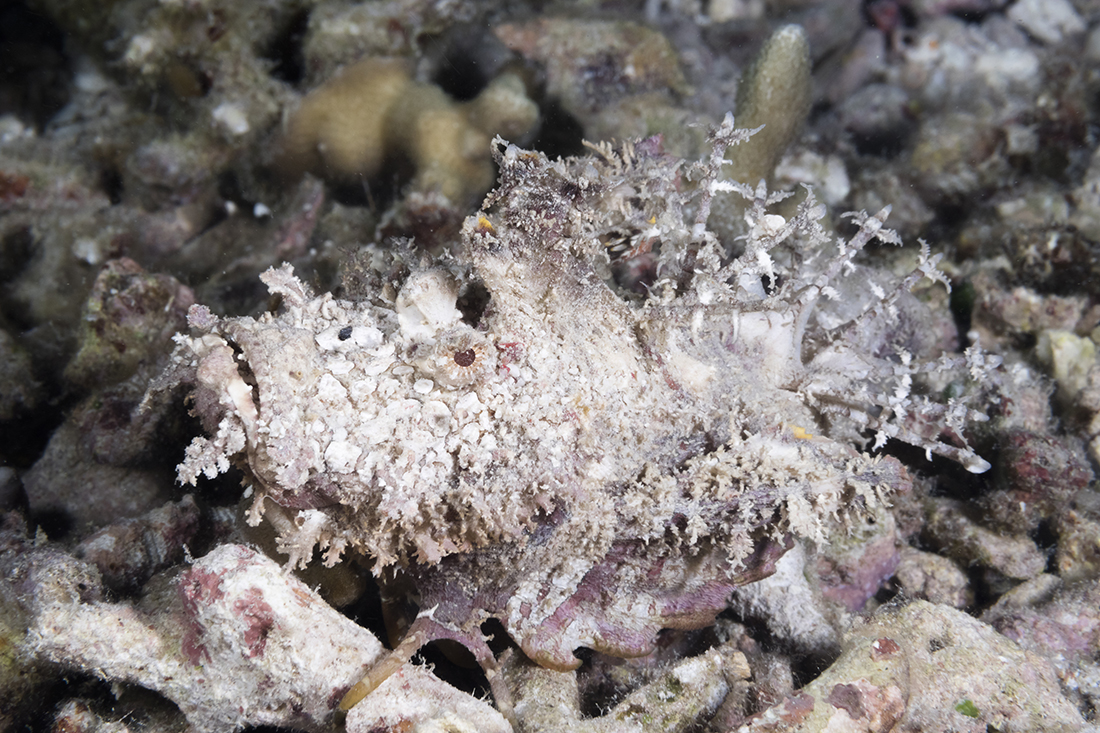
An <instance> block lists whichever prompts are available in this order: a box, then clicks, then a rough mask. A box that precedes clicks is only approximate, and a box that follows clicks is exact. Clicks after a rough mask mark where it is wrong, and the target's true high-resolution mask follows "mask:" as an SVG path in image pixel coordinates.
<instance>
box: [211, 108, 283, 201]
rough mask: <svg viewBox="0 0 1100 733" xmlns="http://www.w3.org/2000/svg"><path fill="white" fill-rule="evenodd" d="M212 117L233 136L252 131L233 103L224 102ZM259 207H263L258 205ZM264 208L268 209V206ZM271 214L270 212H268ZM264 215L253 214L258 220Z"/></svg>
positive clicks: (246, 118) (215, 109) (212, 113)
mask: <svg viewBox="0 0 1100 733" xmlns="http://www.w3.org/2000/svg"><path fill="white" fill-rule="evenodd" d="M210 116H211V117H213V118H214V122H215V123H217V125H218V126H219V127H221V128H222V129H223V130H226V131H227V132H229V133H231V134H233V135H244V134H245V133H246V132H248V131H249V130H251V129H252V126H251V125H249V124H248V117H247V115H245V113H244V110H242V109H241V108H240V107H238V106H237V105H235V104H233V103H232V102H222V103H221V104H219V105H218V106H217V107H215V108H214V110H213V111H212V112H211V113H210ZM258 206H263V205H262V204H258ZM264 208H267V207H266V206H265V207H264ZM267 213H268V214H270V213H271V211H270V210H268V212H267ZM262 215H263V214H258V213H255V212H253V216H256V217H257V218H258V217H260V216H262Z"/></svg>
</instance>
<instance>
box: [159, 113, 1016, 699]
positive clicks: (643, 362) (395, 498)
mask: <svg viewBox="0 0 1100 733" xmlns="http://www.w3.org/2000/svg"><path fill="white" fill-rule="evenodd" d="M749 135H750V133H748V132H746V131H744V130H735V129H734V126H733V120H732V118H729V117H727V119H726V120H725V122H724V123H723V124H722V125H721V126H720V127H719V128H718V129H716V130H715V131H714V133H713V135H712V143H713V152H712V154H711V155H710V157H709V158H707V159H706V160H704V161H702V162H699V163H693V164H688V163H685V162H684V161H682V160H680V159H677V158H674V157H672V156H669V155H667V154H665V153H664V152H663V151H662V150H661V146H660V141H659V140H658V139H649V140H645V141H642V142H640V143H636V144H624V145H622V146H619V147H612V146H610V145H606V144H603V145H599V146H593V148H594V151H595V155H594V156H591V157H585V158H575V159H569V160H558V161H553V162H552V161H549V160H548V159H547V158H546V157H545V156H543V155H540V154H538V153H533V152H528V151H524V150H521V149H519V148H517V147H515V146H512V145H507V144H505V143H503V141H501V140H499V139H498V140H497V141H496V142H495V143H494V150H495V154H496V157H497V162H498V164H499V166H500V170H501V174H500V184H499V186H498V188H497V189H496V190H495V191H494V192H493V193H492V194H491V195H490V196H489V197H488V199H487V200H486V203H485V207H484V209H483V210H482V212H481V213H479V214H478V215H476V216H473V217H471V218H469V219H468V220H467V221H466V224H465V226H464V230H463V239H464V252H463V255H462V258H461V259H460V260H459V261H441V262H434V263H431V262H428V263H424V264H421V265H419V266H412V267H411V268H410V270H409V274H408V275H407V276H406V277H405V278H404V280H403V282H398V283H396V285H397V287H396V293H394V289H393V287H392V285H390V286H387V287H384V288H382V289H381V290H380V291H379V292H377V293H374V294H372V295H371V296H370V297H368V298H367V299H365V300H363V301H360V302H351V301H341V300H337V299H335V298H333V297H332V296H330V295H322V296H319V297H318V296H314V295H313V294H312V293H310V292H309V291H308V290H307V288H306V286H305V285H304V284H302V283H301V282H300V281H299V280H297V279H296V278H295V277H294V276H293V274H292V272H291V270H290V268H289V267H283V268H282V269H278V270H271V271H269V272H267V273H266V274H265V275H264V281H265V282H266V283H267V285H268V287H269V289H270V290H271V291H272V293H273V294H276V295H278V296H280V298H281V300H282V304H283V312H282V313H281V314H279V315H275V314H270V313H269V314H265V315H264V316H262V317H261V318H259V319H252V318H228V319H220V318H216V317H214V316H213V315H212V314H211V313H210V312H209V311H208V310H206V309H205V308H202V307H195V308H193V309H192V311H191V314H190V323H191V326H192V328H193V331H194V335H192V336H191V337H184V336H181V337H179V348H178V349H177V353H176V356H175V364H176V366H175V367H174V370H173V371H172V372H171V373H170V374H168V375H167V376H166V377H165V378H164V380H162V384H161V386H162V387H166V386H169V385H171V384H173V383H175V382H180V381H182V382H186V383H189V384H191V385H192V387H193V394H194V407H195V410H196V412H197V413H198V415H199V416H200V418H201V419H202V420H203V423H204V425H205V426H206V429H207V430H208V432H209V434H210V436H211V437H209V438H206V437H200V438H196V439H195V441H194V442H193V443H192V444H191V446H190V448H189V449H188V451H187V457H186V459H185V460H184V462H183V463H182V464H181V465H180V468H179V474H180V478H181V479H182V480H184V481H185V482H188V483H194V482H195V481H196V480H197V478H198V476H200V475H203V474H205V475H207V476H214V475H216V474H217V473H219V472H223V471H225V470H226V469H228V467H229V465H230V463H231V462H236V463H238V464H239V465H241V466H242V467H244V468H245V469H246V470H247V472H248V474H249V476H250V480H251V484H252V490H253V491H254V496H255V500H254V505H253V511H252V520H253V521H259V520H260V518H261V517H265V516H266V517H267V518H268V519H269V520H270V521H272V522H273V523H274V524H275V525H276V527H277V529H278V531H279V533H280V535H281V538H282V539H281V541H282V543H283V547H284V549H285V550H286V551H287V552H288V553H289V554H290V561H291V563H292V564H298V563H305V562H307V561H308V560H309V558H310V556H311V554H312V551H313V549H314V547H315V546H320V547H321V548H322V549H324V550H326V560H327V562H330V563H334V562H336V561H337V560H338V558H339V557H340V555H341V554H342V553H344V552H347V551H355V552H361V553H364V554H366V555H368V556H370V557H371V558H373V559H374V561H375V567H376V570H377V571H378V572H379V574H383V573H382V571H383V569H384V568H387V567H388V566H395V568H394V573H392V574H391V573H389V572H387V573H385V575H386V577H390V576H391V575H394V574H395V577H396V580H393V581H391V582H393V583H395V584H396V586H397V587H401V586H411V588H412V590H414V592H415V594H416V596H417V597H418V599H419V601H420V603H421V608H422V609H423V610H422V611H421V614H420V616H419V617H418V618H417V619H416V621H415V622H414V623H413V625H412V627H411V628H410V630H409V634H408V637H407V638H406V640H405V642H403V643H402V644H401V645H399V647H398V649H397V650H396V651H395V652H394V656H393V657H391V659H390V660H389V661H387V662H383V663H382V664H381V666H380V667H379V668H377V669H376V670H375V671H374V672H373V673H372V674H371V675H369V676H368V678H367V680H365V682H364V683H363V684H362V685H361V686H360V688H359V689H357V690H355V691H353V693H352V695H351V697H350V698H349V699H347V700H346V701H345V702H346V703H349V704H350V703H351V702H353V701H354V700H355V699H357V698H358V697H361V696H362V694H365V693H366V692H367V691H369V689H370V688H371V687H372V686H373V685H374V684H376V683H377V682H378V680H380V679H382V678H384V676H385V674H386V672H387V671H388V670H389V669H391V668H394V667H396V665H397V663H399V662H400V661H401V660H402V659H404V658H407V656H408V655H410V654H412V653H413V652H414V651H415V649H416V648H417V647H418V646H419V645H420V644H421V643H423V642H425V641H428V640H431V639H433V638H450V639H454V640H457V641H460V642H462V643H463V644H465V645H467V646H468V647H469V648H471V649H472V650H473V651H474V652H475V655H476V656H477V657H478V659H479V661H481V662H482V664H483V665H484V666H485V667H486V668H487V669H488V670H489V673H490V674H489V677H490V682H491V683H492V682H493V680H494V679H495V674H494V671H493V670H494V661H493V657H492V655H491V653H490V651H489V649H488V647H487V646H486V644H485V641H484V638H483V636H482V633H481V630H480V624H481V623H482V622H483V621H485V620H486V619H487V618H490V617H494V618H498V619H500V621H501V622H502V623H503V624H504V626H505V628H506V629H507V630H508V632H509V634H510V635H511V636H512V637H513V638H514V639H515V640H516V642H517V643H518V644H519V646H520V647H521V649H523V651H524V652H525V653H526V654H527V655H528V656H530V657H531V658H532V659H534V660H535V661H537V662H538V663H540V664H542V665H544V666H549V667H553V668H557V669H570V668H573V667H575V666H576V665H577V664H578V663H579V660H577V658H576V657H575V656H574V655H573V650H574V649H575V648H577V647H581V646H586V647H591V648H595V649H597V650H600V651H605V652H609V653H612V654H616V655H620V656H630V655H637V654H642V653H645V652H647V651H648V650H649V649H650V648H651V647H652V644H653V641H654V637H655V635H656V633H657V631H658V630H659V629H661V628H662V627H674V628H699V627H702V626H705V625H708V624H709V623H711V622H712V621H713V619H714V617H715V615H716V614H717V613H718V612H719V611H721V610H722V609H723V608H724V607H725V604H726V598H727V596H728V593H729V591H730V589H731V588H733V587H735V586H737V585H738V584H741V583H745V582H748V581H750V580H753V579H757V578H759V577H762V576H763V575H766V574H768V573H769V572H771V570H772V566H773V563H774V561H775V559H776V558H777V557H778V556H779V555H780V554H781V553H782V552H783V551H784V548H785V547H788V546H789V543H790V537H791V535H796V536H800V537H805V538H809V539H811V540H815V539H820V538H821V537H822V536H823V527H824V526H825V523H826V522H827V521H831V520H832V519H833V518H836V517H841V518H842V517H844V516H845V515H849V514H850V513H853V512H854V513H859V512H862V511H865V510H866V509H868V508H870V507H873V506H876V505H878V504H879V503H881V502H882V501H883V498H884V497H885V496H887V495H889V494H890V493H891V492H897V491H905V490H906V489H907V487H908V486H909V478H908V475H907V473H906V471H905V469H904V468H903V467H902V466H901V464H900V463H899V462H898V461H897V460H896V459H894V458H890V457H883V456H875V455H870V454H867V453H863V452H860V450H858V447H859V446H860V445H862V444H863V443H864V441H865V440H866V437H867V436H869V435H875V436H877V439H876V440H875V441H874V442H875V447H880V446H881V445H883V444H884V443H885V442H886V441H887V440H888V439H891V438H893V439H897V440H901V441H904V442H907V443H910V444H912V445H915V446H919V447H920V448H923V449H924V450H926V451H927V452H929V453H939V454H942V455H945V456H948V457H950V458H952V459H955V460H957V461H959V462H961V463H962V464H963V465H964V466H965V467H966V468H967V469H969V470H971V471H977V472H980V471H984V470H985V469H986V468H988V464H986V463H985V461H983V460H982V459H981V458H979V457H978V456H977V455H976V454H974V453H973V452H972V450H971V449H970V448H969V447H968V446H967V444H966V443H965V440H964V438H963V434H964V430H965V423H966V422H967V421H968V420H971V419H977V418H981V416H980V415H977V414H975V413H974V412H973V411H971V410H970V409H969V408H968V407H967V406H966V405H964V404H961V403H959V402H957V401H956V400H948V402H947V403H946V404H940V403H938V402H935V401H933V400H931V399H929V398H928V397H927V396H924V395H918V388H919V380H920V375H921V374H922V373H923V372H926V371H930V370H958V371H959V372H960V373H962V376H961V378H962V379H966V378H971V379H976V380H980V379H982V378H983V375H984V373H985V371H986V370H988V369H989V368H991V367H992V366H993V364H994V362H993V361H992V360H990V359H987V358H986V357H984V356H983V355H982V354H981V353H980V352H979V351H977V350H970V351H968V352H967V353H966V355H965V356H964V357H957V358H955V357H950V356H940V355H938V354H936V353H933V352H934V351H935V349H934V348H930V347H929V344H928V342H927V339H926V338H925V332H926V331H927V330H928V328H927V316H926V315H925V314H924V311H923V308H922V306H921V305H920V303H919V302H917V301H916V299H914V298H913V297H912V296H911V295H910V294H909V290H910V289H911V288H912V287H913V286H914V285H916V284H917V283H918V282H919V281H920V280H922V279H923V278H925V277H929V278H932V279H933V280H942V276H941V275H940V274H939V272H938V271H937V270H936V268H935V262H936V258H934V257H932V256H931V255H930V254H929V252H928V250H927V247H924V246H922V250H921V253H920V257H919V260H918V266H917V269H916V270H915V271H914V272H913V273H912V274H911V275H909V276H908V277H905V278H901V279H895V280H893V281H891V279H890V277H889V276H888V275H886V274H885V273H878V272H874V273H872V272H871V271H869V270H867V269H866V268H862V267H860V266H858V265H857V264H855V262H854V260H855V258H856V256H857V254H858V253H859V252H860V250H861V249H863V248H864V247H865V246H866V245H867V244H868V243H869V242H870V241H871V240H872V239H874V238H878V239H880V240H882V241H885V242H896V241H897V237H896V235H895V234H894V233H893V232H891V231H890V230H888V229H886V228H885V227H884V220H885V219H886V216H887V214H888V211H882V212H880V213H879V214H877V215H875V216H867V215H865V214H860V215H857V216H855V217H854V219H853V220H854V222H855V225H856V229H857V230H856V233H855V235H854V236H853V237H852V238H851V239H848V240H845V239H835V238H833V237H831V236H830V235H829V234H828V233H827V232H826V231H825V230H824V229H823V228H822V227H821V226H820V224H819V220H820V219H821V218H822V217H823V216H824V213H825V210H824V207H823V206H821V205H819V204H818V203H817V202H816V200H815V199H814V197H813V195H812V193H808V194H807V195H806V198H805V200H804V201H803V202H802V203H801V204H800V205H799V206H798V207H797V210H796V212H795V213H794V214H793V215H792V216H791V217H790V218H789V219H784V218H783V217H781V216H779V215H778V214H775V213H771V212H770V211H769V207H772V206H773V205H774V204H776V203H778V202H779V201H781V200H782V199H783V198H784V195H782V194H769V193H768V192H767V191H766V190H765V189H764V187H763V186H760V187H758V188H756V189H753V188H751V187H748V186H745V185H743V184H740V183H735V182H729V181H724V180H721V179H720V175H719V174H720V169H721V167H722V165H723V160H724V156H725V152H726V149H727V148H728V147H729V146H730V145H734V144H739V143H741V142H744V141H745V140H746V139H748V137H749ZM720 192H732V193H735V194H737V195H740V196H743V197H744V198H745V199H746V200H747V201H748V206H747V208H746V213H745V218H746V222H747V225H748V231H749V234H748V236H747V238H746V239H745V241H744V243H743V251H742V252H741V253H740V254H738V255H737V256H732V255H730V253H728V252H726V251H725V250H724V249H723V248H722V246H721V245H720V244H719V242H718V239H717V238H716V237H715V236H714V235H713V234H712V233H711V232H710V231H709V230H708V228H707V219H708V215H709V213H710V207H711V204H712V202H713V200H714V198H713V197H714V195H715V194H716V193H720ZM624 238H627V239H630V240H631V241H635V242H638V243H639V246H636V247H634V249H633V251H634V253H635V254H639V253H641V254H639V256H644V257H647V258H650V259H651V263H652V272H653V273H654V275H653V278H652V279H650V280H648V281H646V282H645V283H644V284H645V285H646V286H647V288H646V292H645V294H644V295H635V294H632V293H629V292H627V291H626V290H625V289H624V288H621V287H620V286H619V285H618V284H617V283H616V282H615V281H614V280H613V279H612V278H611V275H610V268H609V267H608V251H607V244H608V243H609V242H611V241H620V240H622V239H624ZM643 243H644V244H643ZM647 249H648V250H649V251H648V252H645V250H647ZM853 272H854V273H856V274H855V276H853V274H852V273H853ZM475 287H476V288H484V290H486V291H487V292H488V294H489V296H490V298H489V301H488V304H487V305H486V306H485V307H484V309H482V310H480V311H477V312H474V311H472V310H471V309H469V308H465V310H464V309H460V308H459V303H460V297H461V296H462V295H463V294H464V293H466V292H467V291H468V290H469V289H471V288H475ZM842 294H843V299H841V295H842ZM834 299H835V300H834ZM937 357H938V358H937ZM448 358H449V359H450V361H448ZM941 435H942V436H943V439H942V440H941ZM494 691H495V692H496V693H497V694H498V702H500V703H502V704H503V703H504V702H505V700H504V699H502V698H504V696H505V692H504V691H503V690H502V689H500V688H499V685H496V686H494Z"/></svg>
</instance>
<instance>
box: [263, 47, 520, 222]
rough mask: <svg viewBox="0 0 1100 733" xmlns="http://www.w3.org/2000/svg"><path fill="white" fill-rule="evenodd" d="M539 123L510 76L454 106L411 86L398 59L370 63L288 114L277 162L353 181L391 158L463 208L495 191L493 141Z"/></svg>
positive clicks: (434, 90) (434, 92) (421, 185)
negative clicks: (400, 159) (405, 163)
mask: <svg viewBox="0 0 1100 733" xmlns="http://www.w3.org/2000/svg"><path fill="white" fill-rule="evenodd" d="M537 120H538V108H537V107H536V106H535V104H534V102H532V101H531V100H530V99H528V98H527V94H526V90H525V87H524V84H523V82H522V80H521V79H520V78H519V76H517V75H516V74H514V73H504V74H502V75H500V76H498V77H497V78H496V79H494V80H493V81H491V82H490V83H489V85H488V86H487V87H486V88H485V89H483V90H482V91H481V93H480V94H479V95H478V96H477V97H475V98H474V99H472V100H470V101H468V102H455V101H454V100H452V99H451V98H450V97H448V96H447V94H446V93H445V92H444V91H443V90H442V89H440V88H439V87H438V86H435V85H434V84H425V83H423V82H419V81H416V80H415V79H414V78H413V77H412V76H411V75H410V73H409V66H408V64H407V63H406V62H405V61H402V60H398V59H386V58H367V59H364V60H362V61H359V62H358V63H355V64H352V65H351V66H348V67H346V68H345V69H343V70H342V71H341V72H340V73H338V74H337V75H336V76H335V77H334V78H332V79H330V80H329V81H328V82H326V83H325V84H323V85H321V86H320V87H318V88H317V89H315V90H314V91H312V92H311V93H310V94H308V95H307V96H306V97H305V98H304V99H303V100H302V103H301V105H300V106H299V107H298V109H297V110H295V111H294V112H293V113H291V115H290V118H289V120H288V121H287V124H286V131H285V135H284V136H283V139H282V151H281V154H280V156H279V161H278V164H279V167H280V168H282V169H283V170H285V171H287V172H289V173H301V172H304V171H309V172H312V173H314V174H316V175H320V176H325V177H328V178H332V179H336V180H338V181H349V180H351V181H355V180H359V179H361V178H367V179H369V178H372V177H374V176H376V175H378V174H379V173H380V172H381V171H382V169H383V165H384V164H386V163H392V162H394V161H393V160H392V156H394V155H395V154H396V155H397V156H400V157H403V158H405V159H407V161H408V162H409V163H411V164H412V167H413V168H414V170H415V175H414V178H413V181H412V187H413V188H414V189H416V190H420V191H439V192H440V193H442V194H443V195H444V196H446V197H447V198H448V199H450V200H451V201H452V202H455V203H465V202H467V201H468V200H470V199H472V198H474V197H477V196H480V195H481V194H483V193H484V192H485V191H487V190H488V189H489V188H490V187H491V186H492V185H493V164H492V161H491V160H490V159H489V156H488V155H487V151H488V148H489V141H490V140H491V138H492V136H493V135H495V134H502V135H507V136H509V137H523V136H524V135H526V134H527V133H528V132H529V131H530V130H531V129H532V128H533V127H534V125H535V123H536V122H537Z"/></svg>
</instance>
